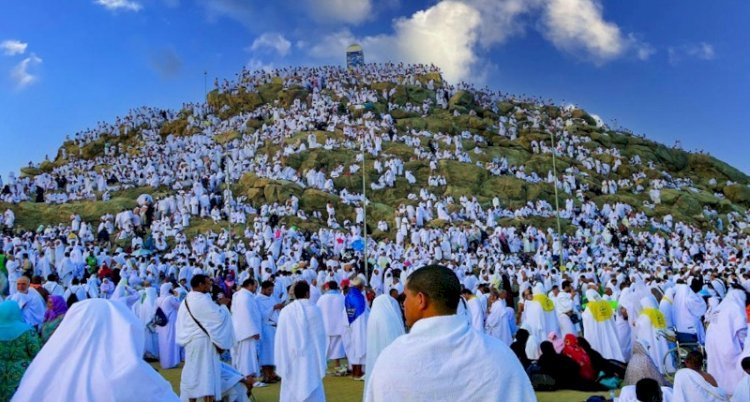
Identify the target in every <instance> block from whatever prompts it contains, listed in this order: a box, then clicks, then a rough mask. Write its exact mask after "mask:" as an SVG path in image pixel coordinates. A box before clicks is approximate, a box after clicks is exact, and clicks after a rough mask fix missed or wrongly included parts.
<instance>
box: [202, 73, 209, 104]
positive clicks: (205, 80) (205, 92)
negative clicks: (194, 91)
mask: <svg viewBox="0 0 750 402" xmlns="http://www.w3.org/2000/svg"><path fill="white" fill-rule="evenodd" d="M203 96H205V97H206V102H208V71H206V70H203Z"/></svg>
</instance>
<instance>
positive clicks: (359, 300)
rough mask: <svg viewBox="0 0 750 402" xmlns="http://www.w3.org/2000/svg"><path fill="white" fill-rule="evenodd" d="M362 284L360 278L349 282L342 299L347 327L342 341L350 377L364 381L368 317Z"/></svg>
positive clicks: (368, 312)
mask: <svg viewBox="0 0 750 402" xmlns="http://www.w3.org/2000/svg"><path fill="white" fill-rule="evenodd" d="M363 288H364V283H363V282H362V279H361V278H360V277H358V276H357V277H354V278H353V279H352V280H351V287H350V288H349V293H347V294H346V297H345V298H344V306H345V307H346V312H345V313H344V314H346V318H347V321H348V323H349V325H348V326H347V327H346V331H345V332H344V336H343V341H344V349H345V350H346V357H347V359H348V360H349V364H350V365H351V366H352V377H354V378H356V379H360V380H364V379H365V378H364V372H363V371H362V366H363V365H364V364H365V362H366V361H365V360H366V355H367V317H368V316H369V315H370V311H369V308H368V307H367V300H366V299H365V295H364V294H363V293H362V289H363Z"/></svg>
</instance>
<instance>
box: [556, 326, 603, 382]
mask: <svg viewBox="0 0 750 402" xmlns="http://www.w3.org/2000/svg"><path fill="white" fill-rule="evenodd" d="M562 353H563V354H564V355H565V356H568V357H570V358H571V359H573V360H574V361H575V362H576V363H577V364H578V367H579V370H578V375H580V376H581V378H583V379H585V380H589V381H594V380H596V373H595V372H594V366H593V365H592V364H591V358H589V355H588V353H586V351H585V350H584V349H583V348H582V347H580V346H578V338H576V337H575V335H573V334H567V335H565V347H563V351H562Z"/></svg>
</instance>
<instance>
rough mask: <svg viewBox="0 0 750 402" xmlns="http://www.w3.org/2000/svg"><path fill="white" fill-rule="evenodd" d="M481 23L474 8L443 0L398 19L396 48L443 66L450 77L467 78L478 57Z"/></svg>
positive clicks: (410, 57) (413, 57) (412, 59)
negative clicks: (476, 52) (407, 16)
mask: <svg viewBox="0 0 750 402" xmlns="http://www.w3.org/2000/svg"><path fill="white" fill-rule="evenodd" d="M480 23H481V20H480V14H479V12H478V11H477V10H476V9H475V8H473V7H470V6H468V5H466V4H464V3H459V2H454V1H443V2H440V3H438V4H436V5H435V6H433V7H430V8H428V9H427V10H424V11H419V12H416V13H414V15H412V16H411V18H409V19H404V18H402V19H399V20H397V21H396V23H395V24H394V26H395V29H396V36H395V45H396V49H398V51H399V54H400V56H401V57H402V58H403V59H404V60H406V61H409V62H416V63H435V64H436V65H438V66H440V68H441V69H442V70H443V73H444V75H445V78H446V79H448V80H449V81H456V80H461V79H466V78H468V77H469V73H470V70H471V66H472V64H474V62H475V61H476V60H477V56H476V54H475V53H474V45H475V44H476V42H477V32H476V31H477V28H478V27H479V25H480Z"/></svg>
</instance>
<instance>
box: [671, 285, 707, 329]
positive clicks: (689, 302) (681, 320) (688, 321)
mask: <svg viewBox="0 0 750 402" xmlns="http://www.w3.org/2000/svg"><path fill="white" fill-rule="evenodd" d="M701 287H702V284H701V283H700V281H699V280H697V279H694V280H693V283H691V285H690V286H688V285H687V284H685V283H678V284H677V285H676V286H675V295H674V304H673V307H672V309H673V312H674V325H675V330H676V331H675V332H677V340H678V341H679V342H680V343H696V342H701V343H702V340H703V322H702V321H701V317H703V315H704V314H706V310H707V309H708V306H707V305H706V302H705V301H703V299H702V298H701V297H700V296H698V294H697V293H696V292H698V291H700V290H701Z"/></svg>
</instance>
